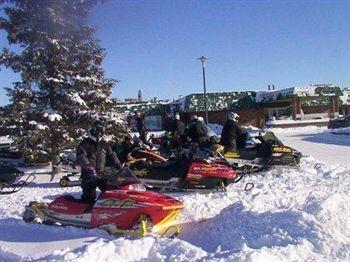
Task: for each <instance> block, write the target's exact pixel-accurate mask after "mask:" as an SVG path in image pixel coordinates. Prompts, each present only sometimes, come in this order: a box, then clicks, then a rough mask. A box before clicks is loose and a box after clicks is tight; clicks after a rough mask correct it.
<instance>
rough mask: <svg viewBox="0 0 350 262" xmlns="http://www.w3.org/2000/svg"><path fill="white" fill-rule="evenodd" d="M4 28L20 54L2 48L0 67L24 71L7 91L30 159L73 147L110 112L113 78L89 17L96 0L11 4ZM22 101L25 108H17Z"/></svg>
mask: <svg viewBox="0 0 350 262" xmlns="http://www.w3.org/2000/svg"><path fill="white" fill-rule="evenodd" d="M7 2H8V4H5V7H4V10H5V14H6V15H7V17H2V18H0V19H1V20H0V29H3V30H5V31H6V32H7V34H8V37H7V39H8V42H9V43H10V44H13V45H19V46H20V51H19V52H11V51H10V50H9V49H6V48H5V49H3V51H2V54H1V55H0V65H4V66H6V67H9V68H12V69H13V70H14V71H15V72H18V73H20V75H21V82H20V83H17V84H16V85H15V86H14V87H13V88H11V89H8V94H9V95H10V98H11V101H12V108H13V114H12V116H13V119H14V122H15V123H16V125H17V126H18V128H19V129H21V130H22V129H25V130H26V135H25V136H23V138H25V140H26V147H27V151H26V156H27V159H28V161H36V160H37V158H39V159H41V160H42V161H44V160H43V159H45V160H49V159H52V158H53V157H54V156H55V155H57V154H58V152H59V151H60V150H62V148H69V147H73V146H75V145H76V143H77V139H78V138H80V137H81V136H82V135H84V134H85V133H86V130H87V128H88V126H89V125H90V123H91V122H92V121H93V120H94V119H95V118H97V117H98V116H99V115H101V114H106V112H108V109H109V105H110V100H109V95H110V93H111V88H112V87H113V85H114V84H115V80H112V79H106V78H105V77H104V70H103V68H102V66H101V63H102V61H103V58H104V55H105V51H104V49H103V48H102V47H100V45H99V43H98V41H97V40H96V39H94V36H93V34H94V32H95V28H94V27H92V26H89V25H88V22H87V18H88V16H89V13H90V12H91V10H92V9H93V7H94V6H95V4H96V2H97V1H96V0H45V1H42V0H9V1H7ZM19 101H20V106H21V108H20V109H18V108H17V107H18V106H17V105H16V104H18V102H19Z"/></svg>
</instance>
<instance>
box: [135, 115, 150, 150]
mask: <svg viewBox="0 0 350 262" xmlns="http://www.w3.org/2000/svg"><path fill="white" fill-rule="evenodd" d="M135 120H136V129H137V132H139V134H140V140H141V141H142V142H143V143H145V144H147V130H146V125H145V120H144V118H143V117H142V115H141V112H139V111H138V112H136V114H135Z"/></svg>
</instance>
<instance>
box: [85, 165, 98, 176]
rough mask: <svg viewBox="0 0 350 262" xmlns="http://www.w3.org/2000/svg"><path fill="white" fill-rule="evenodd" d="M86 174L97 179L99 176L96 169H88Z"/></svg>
mask: <svg viewBox="0 0 350 262" xmlns="http://www.w3.org/2000/svg"><path fill="white" fill-rule="evenodd" d="M86 173H87V175H89V176H93V177H96V176H97V172H96V169H95V168H94V167H88V168H86Z"/></svg>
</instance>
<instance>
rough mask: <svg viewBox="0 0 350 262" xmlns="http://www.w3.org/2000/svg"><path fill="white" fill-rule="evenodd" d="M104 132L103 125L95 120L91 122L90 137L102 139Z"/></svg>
mask: <svg viewBox="0 0 350 262" xmlns="http://www.w3.org/2000/svg"><path fill="white" fill-rule="evenodd" d="M105 131H106V128H105V124H104V123H103V122H102V121H100V120H96V121H95V122H93V123H92V125H91V127H90V130H89V132H90V135H91V136H93V137H95V138H100V137H102V136H103V135H104V134H105Z"/></svg>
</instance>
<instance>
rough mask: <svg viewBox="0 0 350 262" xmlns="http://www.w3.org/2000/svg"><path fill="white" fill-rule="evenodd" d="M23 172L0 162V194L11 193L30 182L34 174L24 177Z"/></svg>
mask: <svg viewBox="0 0 350 262" xmlns="http://www.w3.org/2000/svg"><path fill="white" fill-rule="evenodd" d="M24 176H25V174H24V172H22V171H20V170H18V169H17V168H15V167H14V166H12V165H9V164H7V163H0V195H8V194H13V193H16V192H18V191H20V190H21V189H22V188H23V187H25V186H27V185H29V184H30V183H32V182H33V181H34V179H35V175H34V174H30V175H28V176H27V177H26V178H25V179H24Z"/></svg>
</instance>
